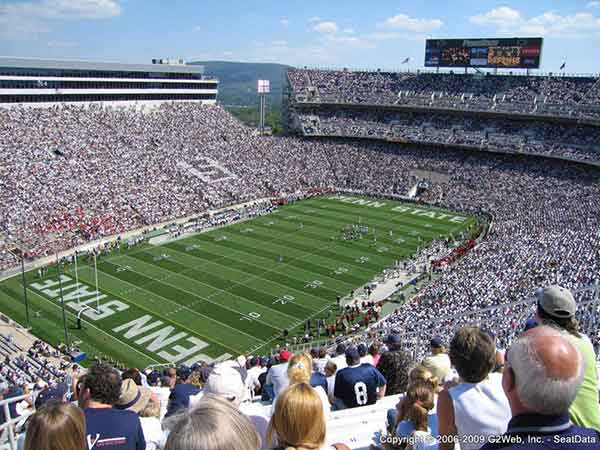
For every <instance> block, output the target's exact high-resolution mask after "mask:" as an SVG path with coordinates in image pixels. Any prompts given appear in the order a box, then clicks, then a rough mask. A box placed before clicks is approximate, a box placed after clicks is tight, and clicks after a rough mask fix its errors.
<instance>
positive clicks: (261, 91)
mask: <svg viewBox="0 0 600 450" xmlns="http://www.w3.org/2000/svg"><path fill="white" fill-rule="evenodd" d="M270 92H271V84H270V81H269V80H258V98H259V100H260V111H259V113H260V123H259V129H260V134H261V135H262V134H264V132H265V115H266V109H267V94H269V93H270Z"/></svg>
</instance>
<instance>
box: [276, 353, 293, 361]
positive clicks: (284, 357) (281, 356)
mask: <svg viewBox="0 0 600 450" xmlns="http://www.w3.org/2000/svg"><path fill="white" fill-rule="evenodd" d="M291 357H292V353H291V352H290V351H289V350H281V351H280V352H279V361H281V362H288V361H289V360H290V358H291Z"/></svg>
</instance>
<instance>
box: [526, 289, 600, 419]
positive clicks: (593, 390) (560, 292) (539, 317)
mask: <svg viewBox="0 0 600 450" xmlns="http://www.w3.org/2000/svg"><path fill="white" fill-rule="evenodd" d="M536 297H537V313H536V317H535V318H536V322H537V323H538V324H542V325H549V326H551V327H553V328H555V329H558V330H560V331H561V332H563V333H564V334H565V337H567V338H568V339H569V341H570V342H571V343H572V344H573V345H575V347H577V349H578V350H579V351H580V352H581V354H582V356H583V359H584V361H585V372H584V377H583V384H582V385H581V387H580V388H579V390H578V391H577V396H576V397H575V400H574V401H573V403H572V404H571V407H570V408H569V415H570V416H571V421H572V422H573V423H574V424H576V425H579V426H582V427H586V428H594V429H595V430H598V431H600V407H599V406H598V381H597V380H598V376H597V373H596V354H595V352H594V347H593V345H592V343H591V341H590V339H589V338H588V337H587V336H586V335H585V334H583V333H580V332H579V330H578V326H577V321H576V320H575V312H576V311H577V304H576V303H575V299H574V298H573V294H571V292H570V291H569V290H568V289H565V288H563V287H561V286H549V287H546V288H543V289H539V290H538V291H537V292H536Z"/></svg>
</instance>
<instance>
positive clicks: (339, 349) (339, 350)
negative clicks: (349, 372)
mask: <svg viewBox="0 0 600 450" xmlns="http://www.w3.org/2000/svg"><path fill="white" fill-rule="evenodd" d="M345 351H346V346H345V345H344V344H338V345H337V347H336V348H335V352H336V353H337V354H338V355H341V354H342V353H344V352H345Z"/></svg>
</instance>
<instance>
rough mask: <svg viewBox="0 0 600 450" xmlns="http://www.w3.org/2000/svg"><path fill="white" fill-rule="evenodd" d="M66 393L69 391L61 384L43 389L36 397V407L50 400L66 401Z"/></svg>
mask: <svg viewBox="0 0 600 450" xmlns="http://www.w3.org/2000/svg"><path fill="white" fill-rule="evenodd" d="M66 393H67V391H66V390H65V389H64V387H63V386H61V385H60V384H59V385H57V386H56V387H51V388H50V387H49V388H46V389H44V390H43V391H40V393H39V394H38V396H37V398H36V399H35V408H36V409H38V408H40V407H41V406H43V405H45V404H46V403H47V402H49V401H50V400H58V401H60V402H64V401H65V394H66Z"/></svg>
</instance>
